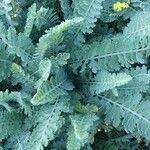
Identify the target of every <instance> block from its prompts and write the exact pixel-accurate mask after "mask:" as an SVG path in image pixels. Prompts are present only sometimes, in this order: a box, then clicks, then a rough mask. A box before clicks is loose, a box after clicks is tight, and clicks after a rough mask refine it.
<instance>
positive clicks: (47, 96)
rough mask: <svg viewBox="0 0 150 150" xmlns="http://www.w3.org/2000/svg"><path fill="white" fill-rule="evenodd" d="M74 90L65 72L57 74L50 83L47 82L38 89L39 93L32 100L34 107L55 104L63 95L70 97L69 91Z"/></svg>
mask: <svg viewBox="0 0 150 150" xmlns="http://www.w3.org/2000/svg"><path fill="white" fill-rule="evenodd" d="M72 89H73V85H72V83H71V81H70V80H69V79H67V76H66V74H65V73H64V72H63V71H60V72H58V73H57V75H56V76H55V77H52V78H51V80H50V81H45V82H43V84H42V85H41V86H40V87H39V88H38V89H37V93H36V94H35V95H34V96H33V98H32V99H31V103H32V104H34V105H39V104H45V103H47V102H50V103H53V102H54V101H55V100H56V98H58V97H60V96H62V95H68V92H67V91H70V90H72Z"/></svg>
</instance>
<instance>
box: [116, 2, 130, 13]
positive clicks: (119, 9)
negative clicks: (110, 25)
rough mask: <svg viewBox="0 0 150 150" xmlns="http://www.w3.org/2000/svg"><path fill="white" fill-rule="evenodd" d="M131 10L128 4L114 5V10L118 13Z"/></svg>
mask: <svg viewBox="0 0 150 150" xmlns="http://www.w3.org/2000/svg"><path fill="white" fill-rule="evenodd" d="M127 8H129V4H128V3H125V2H123V3H121V2H116V3H115V4H114V5H113V10H114V11H116V12H119V11H122V10H124V9H127Z"/></svg>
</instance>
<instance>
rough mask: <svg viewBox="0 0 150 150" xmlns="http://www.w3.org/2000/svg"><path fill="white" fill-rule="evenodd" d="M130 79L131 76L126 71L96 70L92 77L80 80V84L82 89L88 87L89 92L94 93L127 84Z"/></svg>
mask: <svg viewBox="0 0 150 150" xmlns="http://www.w3.org/2000/svg"><path fill="white" fill-rule="evenodd" d="M131 80H132V77H131V76H130V75H127V74H126V73H119V74H111V73H108V72H106V71H102V72H98V73H97V74H96V75H95V76H94V78H91V79H89V80H88V79H87V80H86V81H82V84H83V88H84V89H89V91H90V93H91V94H92V95H94V94H100V93H102V92H105V91H108V90H110V89H113V88H115V87H118V86H121V85H124V84H127V83H128V82H129V81H131Z"/></svg>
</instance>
